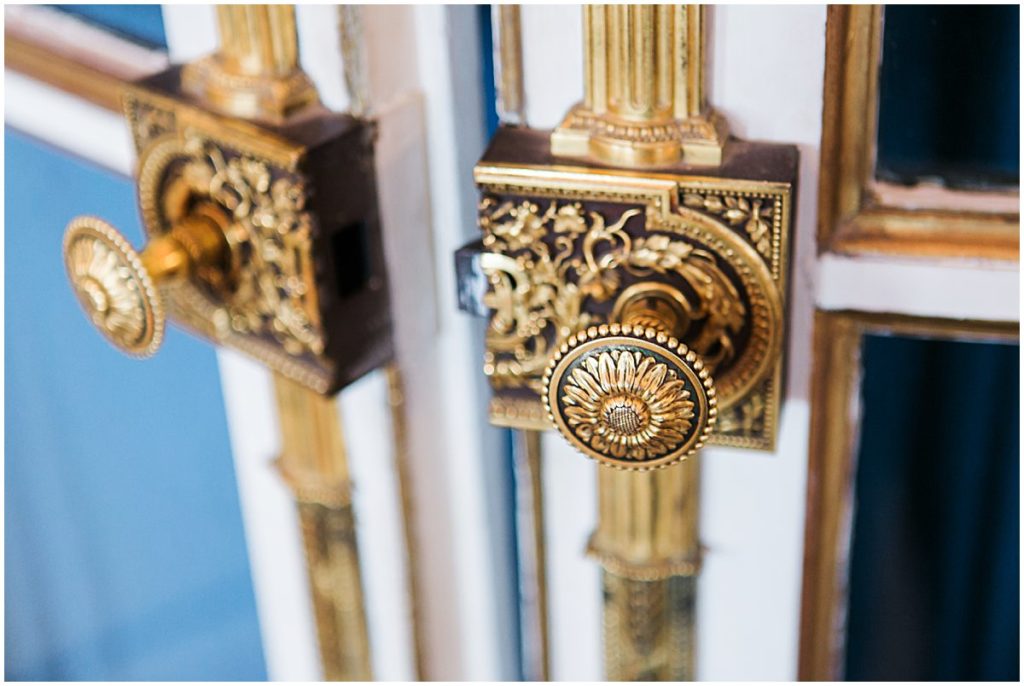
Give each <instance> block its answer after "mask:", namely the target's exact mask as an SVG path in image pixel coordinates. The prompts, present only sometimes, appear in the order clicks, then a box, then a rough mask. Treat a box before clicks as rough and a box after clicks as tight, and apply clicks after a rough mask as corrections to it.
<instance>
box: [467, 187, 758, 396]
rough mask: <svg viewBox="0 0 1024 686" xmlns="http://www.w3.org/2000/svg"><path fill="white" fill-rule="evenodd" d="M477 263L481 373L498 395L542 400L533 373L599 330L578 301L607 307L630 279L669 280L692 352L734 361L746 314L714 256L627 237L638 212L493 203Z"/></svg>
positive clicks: (483, 216) (655, 238) (485, 207)
mask: <svg viewBox="0 0 1024 686" xmlns="http://www.w3.org/2000/svg"><path fill="white" fill-rule="evenodd" d="M479 210H480V226H481V228H482V229H483V231H484V239H483V242H484V246H485V247H486V248H487V249H488V250H489V251H492V252H490V253H489V256H488V257H487V258H485V260H484V261H483V269H484V272H485V274H486V276H487V278H488V281H489V285H490V290H489V292H488V293H487V295H486V296H485V298H484V304H485V305H486V306H487V307H489V308H491V309H492V310H494V315H493V317H492V319H491V324H490V327H489V329H488V333H487V352H486V356H485V364H484V369H485V371H486V373H487V374H488V375H489V376H490V377H491V381H492V384H493V385H494V386H495V388H507V387H517V386H520V387H521V386H526V387H529V388H532V389H534V390H535V391H537V392H538V393H539V392H542V390H543V389H542V384H541V381H540V374H541V372H542V371H543V368H544V365H545V364H546V362H547V360H548V354H549V351H550V350H551V348H552V346H554V347H557V346H558V345H559V344H560V343H561V342H562V341H564V340H565V338H566V337H568V336H569V335H570V334H571V333H572V332H574V331H578V330H580V329H583V328H586V327H587V326H589V325H591V324H594V323H601V322H602V321H603V318H602V317H601V316H600V315H597V314H594V313H592V312H591V308H589V307H585V306H584V304H585V301H586V300H587V299H590V300H591V301H592V302H594V303H603V302H607V301H609V300H610V299H612V298H614V297H616V296H617V295H618V294H619V293H620V292H621V291H622V286H623V281H624V279H625V278H627V276H629V275H632V276H633V277H636V278H646V277H648V276H650V275H651V274H658V275H663V276H664V275H669V274H671V275H674V276H677V277H680V278H681V279H682V280H683V281H685V282H686V283H687V284H689V287H690V288H691V289H692V292H693V294H695V296H696V297H695V302H694V303H693V305H692V309H691V311H690V312H688V313H687V316H688V317H689V319H690V320H691V321H700V322H701V323H702V326H701V327H700V330H699V332H698V333H696V334H695V335H694V337H693V338H692V339H691V340H692V345H691V347H692V348H693V349H695V350H697V351H698V352H700V353H702V354H703V355H704V356H705V359H706V360H707V361H708V362H709V363H711V364H717V363H719V362H721V361H723V360H727V359H730V358H731V357H732V356H733V354H734V352H735V351H734V344H733V337H734V335H735V334H736V333H737V332H738V331H739V330H740V329H741V328H742V327H743V326H744V323H745V321H746V316H745V315H746V308H745V306H744V304H743V301H742V299H741V297H740V295H739V292H738V291H737V288H736V286H735V285H734V284H733V282H732V281H731V280H730V279H729V278H728V277H727V276H726V274H725V273H723V272H722V270H721V269H720V268H719V267H718V265H717V262H716V258H715V256H714V254H713V253H711V252H709V251H707V250H703V249H701V248H699V247H695V246H694V245H692V244H690V243H688V242H686V241H683V240H679V239H678V238H676V237H674V236H671V235H669V234H667V233H665V234H663V233H644V234H643V235H642V236H641V237H636V238H634V237H633V236H632V235H631V234H630V233H629V232H627V231H626V228H625V227H626V224H627V222H629V220H631V219H632V218H634V217H639V216H643V211H642V210H640V209H638V208H630V209H625V210H623V211H622V212H621V214H619V215H618V216H617V217H614V218H613V217H607V218H606V217H605V216H604V215H602V214H601V213H600V212H596V211H585V210H584V209H583V206H582V204H580V203H578V202H559V201H555V200H552V201H549V202H547V203H546V205H542V204H539V203H537V202H534V201H531V200H521V201H512V200H497V199H495V198H494V197H491V196H486V197H484V199H483V200H482V202H481V204H480V208H479Z"/></svg>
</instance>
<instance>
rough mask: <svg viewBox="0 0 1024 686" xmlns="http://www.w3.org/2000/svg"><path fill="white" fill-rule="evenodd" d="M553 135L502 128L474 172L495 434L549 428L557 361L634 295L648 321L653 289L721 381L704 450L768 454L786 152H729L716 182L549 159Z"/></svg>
mask: <svg viewBox="0 0 1024 686" xmlns="http://www.w3.org/2000/svg"><path fill="white" fill-rule="evenodd" d="M548 135H549V134H548V133H547V132H542V131H532V130H526V129H512V128H506V129H502V130H501V131H499V133H498V134H497V135H496V136H495V138H494V140H493V141H492V144H491V147H490V148H489V150H488V152H487V153H486V154H485V155H484V158H483V159H482V160H481V161H480V163H479V164H478V165H477V167H476V170H475V179H476V182H477V184H478V186H479V188H480V192H481V200H480V205H479V224H480V228H481V230H482V232H483V241H482V242H483V246H482V247H483V251H482V252H480V253H479V265H478V268H479V271H480V272H481V273H482V274H481V276H482V277H483V279H484V280H485V281H486V284H487V290H486V293H485V295H484V296H483V298H482V300H483V302H482V304H483V305H484V306H485V307H486V308H487V309H489V310H491V315H490V323H489V326H488V329H487V339H486V351H485V359H484V371H485V373H486V374H487V376H488V378H489V380H490V383H491V386H492V389H493V398H492V402H491V408H490V414H491V420H492V421H493V422H494V423H495V424H499V425H505V426H512V427H516V428H532V429H546V428H551V425H550V420H549V418H548V416H547V413H546V412H545V410H544V406H543V404H542V402H541V393H543V391H544V383H543V375H544V370H545V368H546V366H547V365H548V363H549V361H550V360H551V358H552V355H554V354H555V352H556V351H557V350H558V349H559V347H560V346H562V345H563V344H564V343H565V341H566V340H567V339H568V338H569V337H570V336H571V335H572V334H573V333H575V332H578V331H581V330H584V329H586V328H587V327H589V326H594V325H601V324H609V323H613V322H617V321H619V320H620V316H619V315H620V313H621V312H622V310H623V308H625V307H628V306H629V305H630V304H632V301H631V297H632V295H633V294H639V292H640V291H641V290H642V291H643V294H644V297H645V298H647V299H648V300H649V301H650V303H649V306H651V307H654V308H657V307H658V306H659V304H658V298H657V297H655V298H654V299H653V300H651V292H652V288H653V289H655V291H657V289H658V288H659V285H661V287H663V291H664V298H665V303H664V304H665V306H666V307H668V306H669V305H671V307H672V308H674V309H675V310H676V311H681V312H684V313H685V315H684V316H685V318H686V319H687V321H686V322H685V323H684V328H685V329H686V331H687V334H686V336H685V337H681V338H682V340H683V341H685V343H686V345H688V346H689V348H690V349H693V350H696V351H697V352H698V353H699V354H700V355H701V356H702V357H703V358H704V360H706V361H707V362H709V363H710V364H713V365H714V366H715V385H716V388H717V393H718V410H719V414H718V423H717V427H716V430H715V432H714V433H713V434H712V435H711V437H710V439H709V442H711V443H717V444H720V445H730V446H737V447H745V448H756V449H764V450H770V449H773V448H774V445H775V440H776V426H777V420H778V410H779V400H780V397H781V391H782V388H781V385H782V362H781V354H780V353H781V348H782V341H783V328H784V319H785V316H784V315H785V302H786V289H787V265H788V263H789V258H788V252H789V240H788V227H789V225H790V219H791V213H792V207H793V195H794V181H795V178H796V165H797V155H796V150H795V148H793V147H792V146H782V145H765V144H752V143H745V142H742V141H733V142H731V143H730V145H729V147H728V148H727V153H726V157H725V159H724V160H723V163H722V165H721V166H719V167H715V168H708V169H694V168H689V169H687V168H683V167H675V168H667V169H657V170H651V171H648V170H637V171H633V170H620V169H610V168H607V167H603V166H600V165H596V164H590V163H587V162H580V161H578V160H572V161H568V160H565V159H559V158H553V157H552V156H551V154H550V151H549V146H548V140H549V137H548ZM752 170H756V172H757V174H756V176H755V178H750V177H751V176H752V174H751V171H752ZM669 301H671V302H669Z"/></svg>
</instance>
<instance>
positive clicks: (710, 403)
mask: <svg viewBox="0 0 1024 686" xmlns="http://www.w3.org/2000/svg"><path fill="white" fill-rule="evenodd" d="M609 336H624V337H627V338H633V339H635V340H637V341H644V342H650V343H656V344H658V345H660V346H663V347H664V348H665V349H666V350H667V351H669V352H671V353H672V354H674V355H677V356H678V357H680V358H681V359H682V360H683V361H684V362H685V363H687V364H689V366H690V367H691V369H692V370H693V372H694V373H695V374H696V376H697V378H698V379H700V382H701V385H702V386H703V391H704V396H705V399H706V402H707V412H706V414H707V417H706V419H705V421H704V426H703V428H702V429H701V432H700V434H699V435H698V436H697V439H696V441H694V443H693V445H692V446H691V447H690V448H689V449H688V450H686V451H685V452H683V453H681V454H680V455H678V456H677V457H675V458H674V459H672V460H670V461H667V462H662V463H660V464H655V465H651V466H644V465H643V464H638V465H636V466H631V465H624V464H621V463H619V462H617V461H612V459H616V460H617V459H618V458H612V459H608V460H603V459H600V458H596V457H594V456H592V455H589V454H587V453H586V452H584V451H582V450H579V448H578V447H577V450H579V452H581V453H582V454H583V455H585V456H586V457H588V458H589V459H592V460H595V461H596V462H598V463H599V464H601V465H603V466H605V467H608V468H611V469H617V470H620V471H627V472H649V471H654V470H657V469H664V468H666V467H671V466H672V465H675V464H678V463H680V462H682V461H683V460H685V459H686V458H688V457H689V456H690V455H693V454H694V453H695V452H697V451H698V450H700V449H701V448H703V447H704V444H705V442H706V441H707V438H708V436H710V435H711V431H712V430H713V429H714V426H715V422H716V420H717V418H718V401H717V399H716V394H715V385H714V381H713V380H712V378H711V374H710V372H709V371H708V369H707V367H706V366H705V365H704V361H703V360H702V359H701V358H700V356H699V355H698V354H697V353H695V352H694V351H692V350H690V348H689V347H688V346H687V345H686V344H685V343H683V342H681V341H680V340H678V339H677V338H675V337H674V336H669V335H668V334H666V333H664V332H662V331H658V330H656V329H653V328H642V327H634V326H631V325H629V324H618V323H614V324H600V325H596V326H591V327H588V328H587V329H585V330H583V331H579V332H577V333H575V334H572V335H570V336H569V337H568V338H567V339H566V340H565V341H564V342H563V343H562V345H561V346H559V348H558V350H557V351H555V354H554V355H553V356H552V358H551V360H550V361H549V362H548V364H547V367H546V368H545V370H544V379H543V385H544V392H543V393H542V394H541V400H542V402H543V403H544V409H545V411H546V413H547V417H548V421H550V422H551V424H552V426H555V427H556V428H557V427H558V422H557V421H556V420H555V413H554V410H553V409H552V407H551V399H550V395H551V382H552V377H553V376H554V371H555V368H556V367H558V364H559V363H560V362H561V361H562V360H563V359H564V358H565V356H566V355H567V354H568V353H569V352H570V351H571V350H573V349H575V348H577V347H578V346H580V345H583V344H584V343H586V342H588V341H592V340H596V339H600V338H605V337H609ZM573 447H576V446H573Z"/></svg>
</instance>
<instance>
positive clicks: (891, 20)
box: [876, 5, 1020, 188]
mask: <svg viewBox="0 0 1024 686" xmlns="http://www.w3.org/2000/svg"><path fill="white" fill-rule="evenodd" d="M1019 79H1020V8H1019V7H1018V6H1016V5H999V6H989V5H971V6H954V5H944V6H934V5H891V6H889V5H887V6H886V8H885V14H884V30H883V38H882V65H881V73H880V79H879V117H878V167H877V170H876V171H877V176H878V178H880V179H882V180H885V181H892V182H896V183H907V184H913V183H916V182H918V181H923V180H932V181H937V182H940V183H944V184H945V185H947V186H950V187H958V188H987V187H993V186H1015V185H1017V181H1018V178H1019V174H1020V156H1019V148H1020V83H1019Z"/></svg>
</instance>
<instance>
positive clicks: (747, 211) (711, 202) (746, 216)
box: [683, 193, 773, 257]
mask: <svg viewBox="0 0 1024 686" xmlns="http://www.w3.org/2000/svg"><path fill="white" fill-rule="evenodd" d="M683 204H684V205H686V206H687V207H692V208H695V209H701V210H704V211H705V212H710V213H711V214H714V215H718V216H720V217H722V219H724V220H725V221H726V222H728V223H729V225H730V226H739V225H741V224H742V225H743V230H744V231H746V232H747V236H749V238H750V242H751V243H752V244H753V245H754V247H755V248H756V249H757V251H758V252H759V253H761V254H762V255H764V256H765V257H771V254H772V224H771V222H772V212H773V205H771V204H770V201H765V200H762V199H761V198H750V199H747V198H745V197H742V196H733V195H725V196H718V195H700V194H698V193H686V194H685V195H683Z"/></svg>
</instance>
